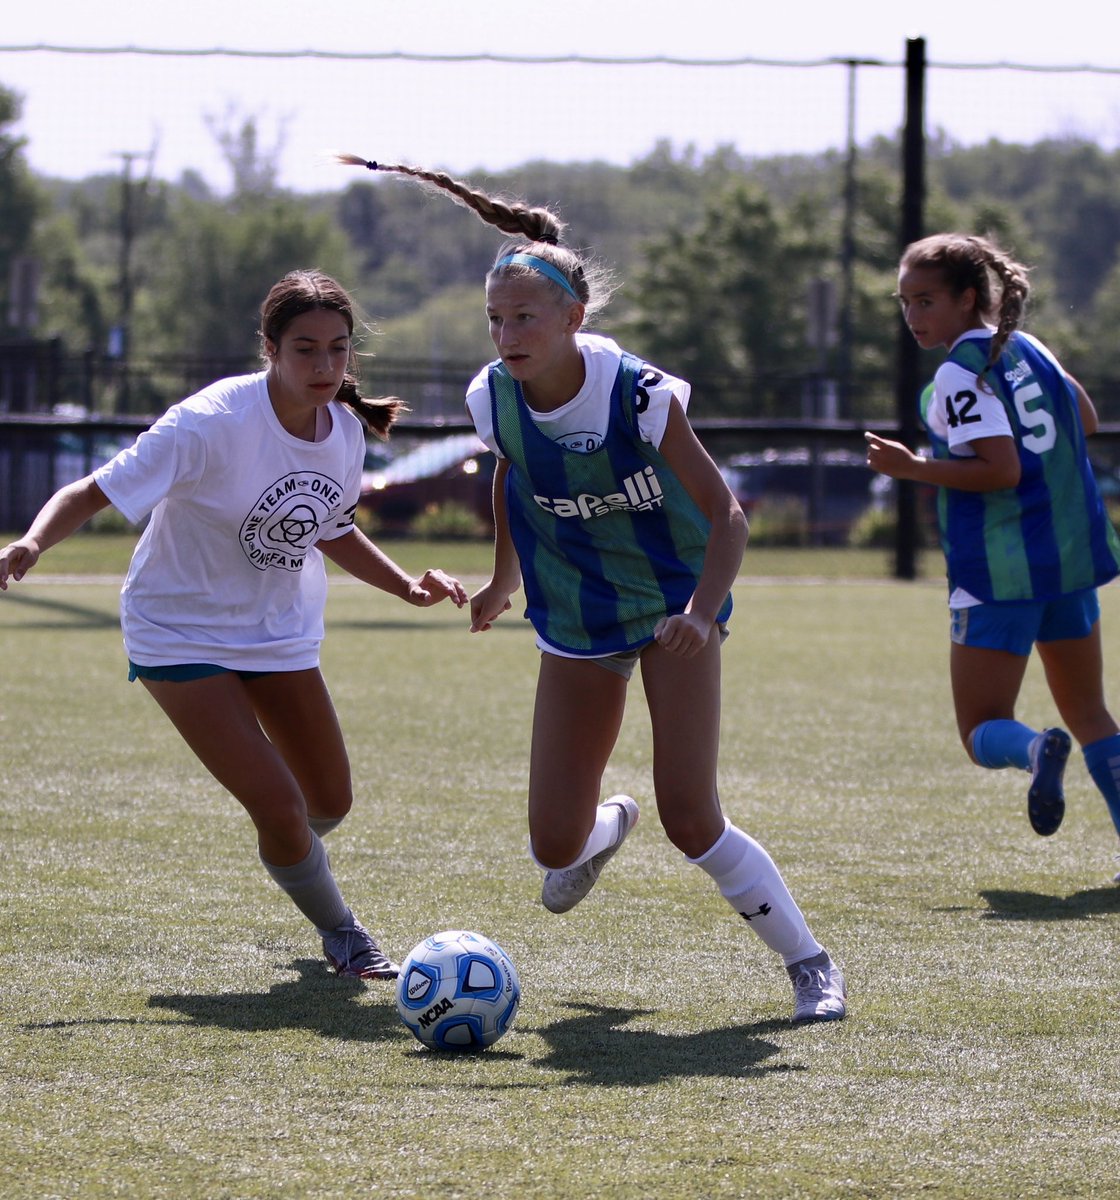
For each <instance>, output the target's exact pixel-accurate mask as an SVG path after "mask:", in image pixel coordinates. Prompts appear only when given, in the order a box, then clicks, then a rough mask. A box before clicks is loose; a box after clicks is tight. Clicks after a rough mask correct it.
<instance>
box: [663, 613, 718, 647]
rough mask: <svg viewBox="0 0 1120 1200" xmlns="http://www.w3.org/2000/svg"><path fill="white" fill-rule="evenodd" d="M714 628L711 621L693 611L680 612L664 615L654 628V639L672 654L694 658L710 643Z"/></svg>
mask: <svg viewBox="0 0 1120 1200" xmlns="http://www.w3.org/2000/svg"><path fill="white" fill-rule="evenodd" d="M713 628H714V626H713V625H712V623H711V621H702V620H700V618H699V617H694V616H693V615H692V613H680V614H679V615H677V616H675V617H662V618H661V620H660V621H658V622H657V625H656V627H655V628H654V631H653V640H654V641H655V642H656V643H657V644H658V645H659V646H661V647H663V648H664V649H665V650H668V651H669V653H670V654H679V655H680V656H681V657H682V658H692V657H693V656H694V655H697V654H699V653H700V651H701V650H703V649H704V647H705V646H706V645H707V644H708V638H710V637H711V636H712V629H713Z"/></svg>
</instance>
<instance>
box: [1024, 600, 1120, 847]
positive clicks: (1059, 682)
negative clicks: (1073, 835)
mask: <svg viewBox="0 0 1120 1200" xmlns="http://www.w3.org/2000/svg"><path fill="white" fill-rule="evenodd" d="M1038 654H1039V658H1040V659H1041V660H1042V665H1043V668H1044V670H1045V672H1046V681H1047V683H1048V685H1049V687H1050V693H1051V695H1052V696H1053V697H1054V703H1055V704H1056V705H1057V708H1058V712H1059V713H1061V716H1062V720H1063V721H1064V722H1065V723H1066V725H1067V726H1068V727H1069V731H1070V733H1072V734H1073V736H1074V737H1075V738H1076V739H1077V740H1078V742H1079V743H1080V745H1081V749H1082V755H1083V756H1084V759H1085V765H1086V767H1087V768H1088V771H1089V774H1090V776H1091V777H1092V779H1093V782H1094V783H1095V784H1096V785H1097V789H1098V790H1099V791H1100V793H1101V795H1102V796H1103V797H1104V800H1105V803H1106V804H1107V805H1108V811H1109V814H1110V815H1111V817H1112V822H1113V825H1114V826H1115V827H1116V829H1117V832H1120V728H1118V726H1117V724H1116V721H1115V720H1114V718H1113V716H1112V714H1111V713H1110V712H1109V709H1108V705H1107V704H1106V702H1105V696H1104V663H1103V655H1102V652H1101V631H1100V622H1099V621H1095V622H1094V623H1093V626H1092V628H1091V630H1090V632H1089V633H1088V635H1087V636H1085V637H1081V638H1067V639H1061V640H1057V641H1040V642H1039V643H1038Z"/></svg>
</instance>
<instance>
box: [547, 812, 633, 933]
mask: <svg viewBox="0 0 1120 1200" xmlns="http://www.w3.org/2000/svg"><path fill="white" fill-rule="evenodd" d="M599 807H600V808H617V809H618V836H617V837H616V838H615V840H614V841H613V842H612V843H611V844H610V845H609V846H608V847H607V848H606V849H605V850H600V851H599V853H598V854H595V855H592V857H591V858H589V859H588V860H587V861H586V862H582V863H580V864H579V866H578V867H564V868H562V869H561V870H558V871H547V872H546V873H545V877H544V882H543V883H542V884H541V903H542V904H543V905H544V906H545V908H547V909H548V911H549V912H554V913H565V912H568V911H569V910H570V909H573V908H575V906H576V905H577V904H578V903H579V902H580V901H581V900H582V899H583V898H584V896H586V895H587V893H588V892H589V891H591V889H592V888H593V887H594V886H595V881H596V880H597V879H598V878H599V872H600V871H602V869H603V868H604V867H605V866H606V865H607V863H608V862H609V861H610V859H611V857H612V856H613V855H614V853H615V851H617V850H618V848H619V846H621V845H622V843H623V842H624V841H625V840H626V835H627V834H628V833H629V832H630V830H631V829H633V828H634V826H635V825H637V823H638V803H637V801H636V800H633V799H631V797H629V796H612V797H611V798H610V799H609V800H604V801H603V803H602V804H600V805H599Z"/></svg>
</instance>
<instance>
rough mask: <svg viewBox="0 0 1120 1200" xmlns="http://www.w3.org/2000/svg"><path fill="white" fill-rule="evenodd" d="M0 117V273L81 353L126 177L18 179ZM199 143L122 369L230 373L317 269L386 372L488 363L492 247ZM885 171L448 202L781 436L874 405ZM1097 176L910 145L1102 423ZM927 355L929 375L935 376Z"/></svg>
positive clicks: (863, 164) (796, 167)
mask: <svg viewBox="0 0 1120 1200" xmlns="http://www.w3.org/2000/svg"><path fill="white" fill-rule="evenodd" d="M17 112H18V102H17V100H16V99H15V97H13V96H12V95H11V94H10V93H6V92H3V90H2V89H0V217H3V218H4V219H3V220H0V272H2V271H3V270H4V267H5V263H4V261H3V255H4V254H5V253H10V252H12V251H13V248H15V249H19V250H20V251H21V252H27V251H28V250H30V252H31V253H34V254H36V255H38V256H39V257H40V259H41V261H42V263H43V306H42V307H43V317H44V324H43V329H44V332H61V333H62V334H63V336H64V337H65V339H66V344H67V348H68V349H69V350H71V351H72V352H78V351H82V350H85V349H86V348H87V347H94V348H95V349H102V348H103V347H104V345H105V339H106V334H107V332H108V330H109V328H110V327H111V326H113V325H114V324H116V323H117V322H118V321H119V320H120V316H121V313H120V307H121V288H120V279H119V275H120V259H121V249H122V247H121V236H120V228H121V221H120V217H121V210H122V205H123V202H124V181H123V180H122V178H121V177H120V176H116V175H104V176H97V177H94V178H91V179H88V180H85V181H83V182H82V183H80V184H62V183H59V182H57V181H55V182H43V183H38V182H36V181H33V180H31V179H30V177H29V175H28V174H27V171H26V167H25V165H24V164H23V161H22V155H21V144H20V143H19V142H18V140H16V139H11V138H5V137H3V136H2V132H3V126H4V124H5V122H10V121H11V120H12V119H14V114H15V113H17ZM211 128H212V131H213V133H214V136H215V138H216V139H217V140H218V144H219V147H220V148H221V150H222V152H223V154H224V156H225V158H226V161H227V163H228V164H229V167H230V173H231V179H232V183H233V188H232V192H231V194H230V195H229V196H228V197H224V198H221V197H216V196H215V195H214V194H213V193H212V192H211V190H210V189H209V188H208V187H207V186H206V185H205V184H203V183H202V182H201V181H200V179H199V178H198V177H197V176H192V175H190V174H188V175H185V176H184V177H183V178H182V179H180V180H179V181H178V182H176V183H175V184H167V183H159V182H156V181H153V180H150V179H146V178H136V179H133V180H132V182H131V188H132V191H131V193H130V199H131V204H132V208H133V212H134V217H135V236H134V243H133V247H132V272H133V277H134V278H133V283H134V286H135V305H134V311H133V322H134V329H133V337H132V346H133V349H134V352H135V353H136V354H139V355H141V356H143V357H144V358H146V359H149V360H151V359H164V360H167V361H168V362H171V361H172V360H176V361H178V362H180V363H181V362H182V360H183V359H184V358H186V357H190V358H191V359H192V360H193V359H197V360H198V362H197V363H196V372H197V376H198V379H197V382H203V381H204V380H205V379H207V378H210V377H213V374H214V372H220V371H223V370H228V369H244V368H245V367H248V366H251V365H253V363H254V362H255V351H256V344H255V330H256V309H257V305H259V303H260V300H261V299H262V298H263V295H264V293H265V291H266V290H267V288H268V287H269V286H270V285H271V283H272V282H274V280H275V278H276V277H278V275H279V274H282V273H283V272H284V271H286V270H289V269H291V268H293V267H297V266H319V267H322V268H323V269H324V270H328V271H331V272H332V273H333V274H336V275H337V276H338V277H339V278H340V280H341V281H342V282H343V283H344V284H345V285H346V286H347V287H348V288H350V290H351V291H352V292H353V294H354V295H355V298H356V299H357V301H358V302H359V304H360V305H361V307H362V308H363V309H364V310H365V311H366V312H367V313H368V314H369V316H370V319H371V320H372V321H373V322H374V323H375V324H376V325H378V326H380V327H381V328H382V329H383V330H384V332H385V339H384V342H383V344H382V345H381V347H380V348H379V352H380V354H381V355H382V356H383V357H400V358H418V359H421V360H433V359H438V360H440V361H442V362H454V361H462V362H468V363H476V362H481V361H483V360H484V359H486V358H487V357H489V355H490V346H489V342H488V339H487V337H486V333H485V325H484V323H483V322H482V320H481V318H480V317H479V316H478V313H479V311H480V307H481V303H480V300H479V296H480V292H481V286H482V280H483V277H484V276H485V273H486V271H487V269H488V268H489V266H490V265H491V263H492V262H493V259H494V256H495V253H496V251H497V249H498V247H499V246H500V245H501V242H502V241H503V237H504V235H502V234H500V233H498V232H497V231H496V230H494V229H493V228H491V227H489V226H486V225H485V224H483V223H482V222H481V221H480V220H478V218H477V217H476V216H475V215H474V214H473V213H471V212H469V211H468V210H466V209H464V208H462V207H459V206H457V205H455V204H454V203H453V202H451V201H450V199H449V198H448V197H447V196H445V195H438V194H431V193H429V192H426V191H425V190H424V189H422V188H421V187H419V186H418V185H417V184H415V183H414V182H412V181H409V180H404V179H400V178H397V177H394V176H382V175H373V174H370V173H369V172H358V171H355V172H354V173H353V174H352V175H347V174H346V171H345V169H344V168H341V167H340V168H338V171H339V172H340V174H339V175H338V176H337V178H338V179H339V180H340V181H341V187H340V190H338V191H336V192H333V193H329V192H324V193H322V194H319V195H315V196H295V195H291V194H288V193H285V192H283V191H282V190H281V189H279V188H278V187H277V186H276V172H275V150H273V149H271V148H270V147H269V146H268V145H267V144H265V139H264V138H262V136H261V133H260V130H259V129H258V127H257V122H256V120H255V118H253V117H248V118H246V117H243V116H239V115H238V114H236V113H232V112H227V113H226V114H225V116H224V118H217V119H212V121H211ZM899 160H900V155H899V145H898V140H897V139H896V138H885V137H877V138H874V139H872V140H870V141H869V142H868V143H867V144H866V145H864V146H861V147H859V148H858V152H857V154H856V155H855V159H854V170H853V172H852V173H851V175H850V176H849V173H848V163H847V159H846V156H845V155H842V154H840V153H837V152H828V153H824V154H819V155H778V156H774V157H771V158H767V159H755V158H748V157H746V156H744V155H742V154H740V153H739V152H738V151H736V150H735V149H734V148H733V147H727V146H725V147H720V148H718V149H717V150H715V151H713V152H711V153H709V154H706V155H704V154H700V153H698V152H697V151H696V150H695V148H694V147H684V148H682V149H679V150H678V149H674V148H673V147H672V146H671V145H670V144H668V143H660V144H658V145H657V146H656V147H654V149H653V150H652V151H651V152H650V154H648V155H647V156H645V157H644V158H642V159H640V160H638V161H637V162H635V163H633V164H631V165H630V166H628V167H616V166H612V165H609V164H606V163H601V162H587V163H550V162H544V161H533V162H528V163H524V164H522V165H521V166H520V167H518V168H516V169H514V170H509V171H504V172H488V171H483V170H479V171H476V172H471V173H469V177H468V182H470V183H471V184H473V185H475V186H477V187H478V188H480V189H485V190H487V191H489V192H491V193H494V194H498V195H504V196H506V197H508V198H514V199H520V200H524V201H526V202H529V203H544V204H548V205H550V206H552V207H554V208H555V209H557V210H558V211H559V212H560V214H561V215H562V217H563V219H564V220H565V221H567V223H568V233H567V237H568V240H569V241H570V242H571V243H572V244H574V245H577V246H581V247H584V248H587V249H588V250H589V251H590V252H591V253H592V254H593V255H594V256H595V257H596V258H598V259H599V260H601V262H602V263H603V264H605V265H606V266H608V267H609V268H611V269H612V270H613V271H614V273H615V275H616V278H617V280H618V281H619V282H620V283H621V284H622V287H621V288H620V289H619V290H618V293H617V295H616V298H615V301H614V303H613V305H612V307H611V308H610V309H608V310H607V312H606V313H605V314H604V316H603V319H602V320H601V321H600V328H601V329H602V330H603V331H604V332H607V333H611V334H614V335H616V336H619V337H620V338H622V339H623V340H625V341H627V342H629V343H630V344H631V345H632V347H633V348H634V349H635V350H637V351H639V352H642V353H645V354H647V355H648V356H649V357H650V358H651V359H652V360H653V361H655V362H657V363H659V364H661V365H663V366H664V367H665V368H666V369H668V370H671V371H674V372H675V373H679V374H682V375H684V376H686V377H688V378H690V379H691V380H692V382H693V384H694V386H695V387H696V390H697V393H698V394H699V393H703V394H704V395H705V398H706V408H705V411H704V415H705V416H719V415H725V416H732V417H735V416H748V415H749V416H754V417H762V416H772V417H790V416H800V415H803V414H804V413H806V412H807V411H808V409H810V408H812V407H813V403H814V402H813V401H812V400H811V397H812V395H813V385H814V380H816V379H819V378H826V377H831V378H849V379H850V381H851V386H850V387H849V388H848V389H846V391H845V394H843V395H840V396H839V403H840V412H839V415H841V416H849V417H859V418H864V419H869V418H873V417H889V416H892V415H893V411H894V405H895V398H894V395H893V387H894V377H893V365H894V355H895V347H896V345H897V341H898V338H899V337H900V336H902V335H901V331H900V323H899V320H898V316H897V312H896V310H895V306H894V303H893V300H892V298H891V297H892V292H893V290H894V286H895V271H896V262H897V252H898V246H897V240H898V228H899V204H900V175H899ZM428 165H430V166H438V164H428ZM1118 167H1120V151H1106V150H1104V149H1102V148H1100V147H1098V146H1095V145H1093V144H1091V143H1088V142H1085V141H1081V140H1077V139H1068V140H1061V139H1054V140H1049V141H1044V142H1040V143H1038V144H1036V145H1033V146H1017V145H1011V144H1005V143H1002V142H999V141H992V142H989V143H988V144H986V145H984V146H978V147H961V146H957V145H954V144H953V143H952V142H951V141H950V140H948V139H947V138H945V137H944V135H940V134H935V135H933V136H932V137H931V138H930V139H929V143H928V172H927V174H928V196H927V199H926V206H925V223H926V227H927V228H928V229H929V230H934V229H945V228H961V229H967V230H976V231H980V232H990V233H993V234H994V235H996V236H997V237H998V238H999V239H1000V241H1001V242H1003V243H1004V245H1006V246H1007V247H1008V248H1009V249H1010V250H1011V251H1012V252H1013V253H1015V254H1016V255H1017V256H1018V257H1019V258H1020V259H1021V260H1023V261H1025V262H1028V263H1030V264H1032V265H1033V267H1034V272H1033V285H1034V294H1033V298H1032V304H1031V308H1030V312H1029V322H1030V327H1032V328H1034V329H1036V330H1038V331H1039V332H1040V333H1041V334H1042V336H1043V337H1044V339H1045V340H1046V341H1047V343H1048V344H1050V345H1051V346H1052V347H1053V348H1054V349H1055V351H1056V352H1057V353H1058V354H1059V356H1060V357H1062V359H1063V361H1067V362H1068V365H1069V366H1070V369H1071V370H1072V371H1073V372H1074V373H1075V374H1076V375H1078V377H1079V378H1082V380H1083V382H1085V383H1086V385H1087V386H1088V388H1089V391H1090V393H1091V394H1093V395H1094V397H1095V398H1097V400H1098V406H1099V407H1100V409H1101V415H1102V418H1103V419H1105V420H1116V419H1120V346H1118V344H1117V342H1116V339H1115V338H1114V337H1113V336H1112V330H1113V328H1114V326H1115V324H1116V310H1117V309H1118V308H1120V301H1117V299H1116V296H1117V295H1118V294H1120V283H1117V279H1118V278H1120V275H1118V274H1117V272H1118V264H1120V169H1118ZM5 172H7V173H5ZM849 192H850V194H851V195H852V196H853V198H854V209H853V212H852V213H851V214H850V215H851V217H852V220H851V223H850V227H849V226H848V225H847V223H846V219H845V218H846V215H847V214H846V212H845V197H846V196H847V195H848V194H849ZM5 205H6V206H7V208H5V207H4V206H5ZM36 214H37V215H36ZM32 225H34V228H32ZM1087 231H1091V236H1087ZM5 247H8V249H7V250H5ZM822 281H823V282H824V284H825V285H827V286H830V287H831V288H832V289H833V292H834V296H835V299H836V303H837V305H838V307H839V309H840V312H841V313H842V314H844V315H845V316H846V326H847V327H846V328H841V327H839V326H840V322H838V323H837V328H835V329H833V330H832V331H831V336H830V337H828V338H826V339H825V341H824V342H823V344H822V343H821V342H820V341H819V340H818V341H817V342H815V343H813V344H810V342H811V339H810V336H809V331H810V321H809V302H808V296H809V290H810V288H816V287H818V286H819V285H820V283H821V282H822ZM846 334H850V337H848V336H843V337H842V336H841V335H846ZM923 361H924V362H925V363H926V365H927V366H928V368H929V369H930V370H931V371H932V369H933V368H934V367H935V366H936V361H937V360H936V356H927V358H926V359H924V360H923ZM173 374H175V373H174V372H173V371H171V370H170V369H169V370H168V371H166V372H165V373H164V374H163V375H158V374H157V376H156V377H155V381H154V387H153V390H152V396H151V397H141V398H140V399H141V400H146V399H153V398H154V397H156V396H164V395H165V393H168V394H171V395H173V396H175V398H177V395H176V393H177V392H178V390H179V388H180V385H181V373H180V374H178V375H175V380H174V382H172V375H173ZM717 398H718V400H719V404H718V405H717V404H716V403H715V400H716V399H717ZM134 399H135V398H134Z"/></svg>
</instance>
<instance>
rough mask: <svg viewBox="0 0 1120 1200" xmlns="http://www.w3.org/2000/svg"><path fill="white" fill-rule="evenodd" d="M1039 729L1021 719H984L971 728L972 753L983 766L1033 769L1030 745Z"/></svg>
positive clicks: (994, 768)
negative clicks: (1031, 766)
mask: <svg viewBox="0 0 1120 1200" xmlns="http://www.w3.org/2000/svg"><path fill="white" fill-rule="evenodd" d="M1036 737H1038V730H1037V729H1031V728H1030V727H1029V726H1028V725H1024V724H1023V723H1022V722H1021V721H981V722H980V724H979V725H977V726H976V728H975V729H974V730H973V731H972V757H973V758H975V759H976V761H977V762H978V763H979V764H980V765H981V766H982V767H989V768H991V769H992V770H999V769H1000V768H1001V767H1022V769H1023V770H1024V771H1027V770H1029V769H1030V765H1031V756H1030V745H1031V742H1033V741H1034V739H1035V738H1036Z"/></svg>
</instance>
